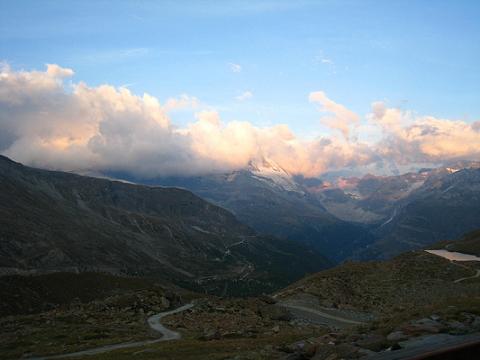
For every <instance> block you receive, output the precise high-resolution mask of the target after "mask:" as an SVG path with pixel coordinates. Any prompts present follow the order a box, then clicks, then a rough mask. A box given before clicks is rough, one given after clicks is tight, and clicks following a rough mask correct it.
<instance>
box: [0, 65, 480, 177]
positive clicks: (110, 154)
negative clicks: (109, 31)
mask: <svg viewBox="0 0 480 360" xmlns="http://www.w3.org/2000/svg"><path fill="white" fill-rule="evenodd" d="M72 75H73V71H72V70H71V69H65V68H61V67H59V66H57V65H48V67H47V69H46V71H30V72H28V71H13V70H12V69H10V68H9V67H8V66H3V68H2V69H1V71H0V152H1V153H3V154H5V155H7V156H10V157H12V158H14V159H15V160H17V161H21V162H24V163H26V164H29V165H35V166H40V167H46V168H53V169H63V170H77V171H85V170H93V171H98V172H101V171H106V170H119V171H125V172H130V173H133V174H136V175H137V176H145V177H149V176H159V175H193V174H205V173H211V172H225V171H230V170H233V169H239V168H242V167H244V166H246V165H247V164H248V162H249V161H250V160H253V159H259V158H261V157H267V158H269V159H272V160H273V161H275V162H276V163H278V164H279V165H280V166H282V167H283V168H285V169H286V170H287V171H290V172H292V173H295V174H304V175H306V176H316V175H319V174H321V173H322V172H324V171H327V170H333V169H339V168H343V167H350V166H357V167H358V166H364V165H369V164H375V163H376V162H378V161H379V159H380V160H382V161H383V160H387V161H392V162H394V163H398V164H414V163H426V162H439V161H447V160H452V159H460V158H462V159H472V158H474V159H478V158H479V157H480V147H479V146H478V144H480V131H479V125H478V122H476V123H473V124H468V123H466V122H464V121H453V120H448V119H438V118H434V117H429V116H416V115H415V114H413V113H411V112H405V111H401V110H399V109H395V108H389V107H387V106H386V105H385V104H384V103H380V102H377V103H374V104H372V112H371V113H370V114H368V115H367V117H366V119H365V120H364V122H365V124H364V125H363V126H368V127H369V128H372V129H377V131H378V134H379V136H380V138H379V139H377V140H376V141H373V140H372V141H369V142H368V143H364V142H361V141H359V140H358V131H361V129H362V126H358V124H359V123H360V119H359V117H358V115H356V114H355V113H353V112H352V111H350V110H349V109H347V108H346V107H345V106H343V105H341V104H338V103H336V102H334V101H333V100H331V99H329V98H328V97H327V95H326V94H325V93H324V92H321V91H317V92H313V93H311V94H310V96H309V100H310V101H311V102H315V103H318V104H319V105H320V110H321V111H322V112H325V113H327V114H328V116H326V117H323V118H322V121H324V122H325V123H326V124H327V125H329V126H330V127H332V128H333V129H337V130H340V132H341V134H342V135H343V136H342V135H337V134H335V133H334V134H333V135H330V136H323V137H318V138H315V139H313V140H305V139H302V138H299V137H298V136H296V135H295V134H294V133H293V132H292V131H291V130H290V129H289V127H288V126H287V125H284V124H279V125H275V126H270V127H257V126H255V125H253V124H252V123H250V122H247V121H231V122H228V123H223V122H222V121H221V117H220V114H218V113H217V112H216V111H212V110H208V111H206V110H202V109H201V108H200V105H198V104H200V102H199V101H198V99H196V98H195V97H192V96H190V95H182V96H180V97H179V98H172V99H169V100H167V101H166V103H165V104H161V103H160V102H159V101H158V99H156V98H155V97H153V96H151V95H148V94H144V95H142V96H138V95H135V94H133V93H132V92H131V91H130V90H128V89H126V88H115V87H113V86H109V85H101V86H97V87H90V86H88V85H87V84H85V83H81V82H80V83H74V84H72V85H69V86H67V85H65V83H64V80H65V78H68V77H69V76H72ZM196 104H197V105H196ZM178 108H188V109H194V110H196V113H195V118H193V117H192V122H191V123H190V124H189V125H187V126H185V127H177V126H175V125H174V124H172V123H171V120H170V118H169V116H168V111H172V110H174V109H178ZM197 110H198V111H197Z"/></svg>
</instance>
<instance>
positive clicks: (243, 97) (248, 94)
mask: <svg viewBox="0 0 480 360" xmlns="http://www.w3.org/2000/svg"><path fill="white" fill-rule="evenodd" d="M252 97H253V93H252V92H251V91H244V92H243V93H241V94H240V95H238V96H235V100H237V101H245V100H248V99H251V98H252Z"/></svg>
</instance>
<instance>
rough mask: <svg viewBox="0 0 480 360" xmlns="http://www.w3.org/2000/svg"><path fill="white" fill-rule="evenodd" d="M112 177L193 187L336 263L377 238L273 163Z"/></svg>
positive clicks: (262, 227) (267, 232)
mask: <svg viewBox="0 0 480 360" xmlns="http://www.w3.org/2000/svg"><path fill="white" fill-rule="evenodd" d="M110 175H111V176H113V177H121V178H123V179H126V180H129V181H133V182H139V183H144V184H155V185H164V186H175V187H181V188H185V189H188V190H190V191H192V192H194V193H195V194H197V195H198V196H200V197H202V198H204V199H206V200H208V201H210V202H213V203H215V204H217V205H219V206H221V207H223V208H225V209H227V210H229V211H231V212H232V213H234V214H235V216H236V217H237V218H238V219H239V220H240V221H242V222H243V223H245V224H247V225H248V226H250V227H252V228H253V229H255V230H256V231H257V232H258V233H260V234H264V235H273V236H275V237H278V238H283V239H289V240H293V241H295V242H296V243H297V244H300V245H306V246H308V247H309V248H312V249H314V250H316V251H318V252H320V253H321V254H324V255H325V256H326V257H328V258H329V259H331V260H332V261H334V262H340V261H342V260H344V259H346V258H349V257H350V256H352V255H353V254H354V253H355V251H356V250H357V249H360V248H364V247H366V246H367V245H368V244H370V243H372V242H373V240H374V237H373V236H372V235H371V234H370V233H369V232H368V230H367V229H366V227H365V226H364V225H363V224H356V223H352V222H348V221H344V220H341V219H339V218H337V217H336V216H334V215H332V214H331V213H329V212H328V211H327V209H326V208H325V207H324V206H323V205H322V203H321V202H320V201H319V199H318V198H317V197H316V195H315V194H312V193H311V192H310V191H309V190H308V188H307V187H306V186H304V184H302V182H301V181H299V179H298V177H295V176H292V175H291V174H289V173H288V172H287V171H285V170H284V169H282V168H281V167H280V166H278V165H277V164H275V163H274V162H272V161H271V160H267V159H262V160H261V161H258V162H251V163H250V164H249V166H248V167H247V168H245V169H243V170H239V171H233V172H230V173H226V174H217V175H205V176H196V177H164V178H155V179H149V180H145V179H135V178H132V177H129V176H125V175H122V174H110Z"/></svg>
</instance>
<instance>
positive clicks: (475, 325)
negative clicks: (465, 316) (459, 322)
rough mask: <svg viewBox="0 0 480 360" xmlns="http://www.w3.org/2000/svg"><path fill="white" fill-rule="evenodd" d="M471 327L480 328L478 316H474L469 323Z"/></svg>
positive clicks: (479, 317)
mask: <svg viewBox="0 0 480 360" xmlns="http://www.w3.org/2000/svg"><path fill="white" fill-rule="evenodd" d="M471 327H472V328H473V329H475V330H478V329H480V316H475V318H474V319H473V321H472V323H471Z"/></svg>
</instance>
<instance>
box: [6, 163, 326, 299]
mask: <svg viewBox="0 0 480 360" xmlns="http://www.w3.org/2000/svg"><path fill="white" fill-rule="evenodd" d="M0 189H1V190H0V240H1V241H0V264H1V268H0V272H1V273H3V274H11V273H42V272H52V271H54V272H57V271H75V272H78V271H102V272H108V273H114V274H127V275H141V276H149V277H152V278H156V279H159V280H162V281H169V282H173V283H175V284H177V285H180V286H185V287H188V288H193V289H196V290H199V291H202V292H203V291H207V292H212V293H224V294H227V293H229V294H230V293H232V294H233V293H242V294H243V295H246V294H249V293H255V292H266V291H271V290H273V289H275V288H278V287H280V286H282V285H286V284H288V283H289V282H290V281H292V280H294V279H298V278H300V277H301V276H302V275H304V274H305V273H308V272H313V271H315V270H319V269H321V268H324V267H326V266H328V261H326V260H325V259H324V258H322V257H321V256H319V255H317V254H316V253H314V252H312V251H309V250H306V249H305V248H303V247H302V246H299V245H297V244H293V243H292V242H288V241H284V240H279V239H274V238H267V237H259V236H257V235H256V234H255V233H254V231H252V230H251V229H250V228H248V227H247V226H245V225H243V224H241V223H240V222H238V221H237V220H236V218H235V217H234V216H233V215H232V214H231V213H229V212H228V211H226V210H224V209H222V208H220V207H218V206H215V205H212V204H210V203H208V202H206V201H204V200H202V199H200V198H199V197H198V196H195V195H193V194H192V193H190V192H188V191H185V190H181V189H173V188H161V187H149V186H139V185H132V184H127V183H121V182H114V181H109V180H104V179H97V178H90V177H84V176H79V175H74V174H69V173H62V172H52V171H44V170H38V169H33V168H29V167H25V166H22V165H21V164H18V163H15V162H13V161H11V160H9V159H7V158H5V157H0ZM285 263H289V264H290V267H289V268H288V269H285V267H284V264H285Z"/></svg>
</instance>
